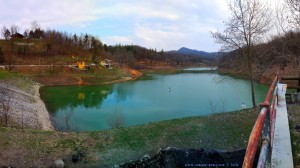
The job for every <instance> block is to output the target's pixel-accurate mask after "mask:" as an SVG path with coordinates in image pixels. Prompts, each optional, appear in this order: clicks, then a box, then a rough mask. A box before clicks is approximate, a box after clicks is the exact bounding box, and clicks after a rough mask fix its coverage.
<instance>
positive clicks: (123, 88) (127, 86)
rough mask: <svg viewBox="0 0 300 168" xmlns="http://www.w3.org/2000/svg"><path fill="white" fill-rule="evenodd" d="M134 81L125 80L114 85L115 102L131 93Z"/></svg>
mask: <svg viewBox="0 0 300 168" xmlns="http://www.w3.org/2000/svg"><path fill="white" fill-rule="evenodd" d="M134 85H135V84H134V83H132V82H127V83H122V84H116V85H114V89H113V90H114V92H115V99H116V101H117V102H121V101H124V100H126V99H127V97H129V96H130V95H132V94H133V90H134Z"/></svg>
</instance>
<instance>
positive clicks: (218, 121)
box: [0, 68, 259, 167]
mask: <svg viewBox="0 0 300 168" xmlns="http://www.w3.org/2000/svg"><path fill="white" fill-rule="evenodd" d="M122 70H123V72H124V71H126V73H123V74H122V75H124V74H127V75H128V73H129V74H130V69H122ZM177 71H178V69H176V68H170V69H147V70H143V71H142V73H155V72H161V73H176V72H177ZM118 73H120V72H117V73H115V74H118ZM142 73H138V75H136V76H135V78H134V76H133V75H132V74H130V75H131V77H130V78H129V76H127V78H122V76H118V77H119V78H120V80H112V81H110V82H108V83H111V82H123V81H126V80H134V79H137V78H138V77H141V76H142V75H143V74H142ZM10 75H11V74H9V75H7V76H10ZM14 75H15V74H14ZM19 78H20V77H14V79H13V83H16V81H18V80H16V79H19ZM122 79H124V80H122ZM125 79H126V80H125ZM101 82H103V81H101ZM17 83H22V85H23V86H21V89H20V90H21V91H22V90H26V91H30V92H32V93H31V95H32V97H34V101H33V102H34V106H36V109H35V110H36V113H37V116H38V117H37V120H38V122H37V123H39V124H38V126H35V127H28V128H29V129H22V130H21V129H15V128H8V127H0V135H1V137H5V138H4V139H2V140H0V146H1V148H0V166H2V165H3V166H19V165H22V166H25V167H28V166H29V167H30V166H33V165H34V166H37V167H49V166H51V165H52V164H53V162H54V161H55V160H57V159H62V160H63V161H64V162H65V164H66V165H69V166H74V167H80V166H83V165H85V166H86V165H87V166H90V167H93V166H95V165H96V166H99V165H100V166H102V167H111V166H113V165H114V164H122V163H123V162H127V161H129V160H136V159H140V158H141V157H142V156H144V155H145V154H148V155H150V156H152V155H154V154H155V153H156V152H157V151H158V150H159V149H162V148H166V147H176V148H179V149H183V148H203V149H217V150H221V151H226V150H228V151H232V150H239V149H243V148H245V147H246V145H247V140H248V137H249V135H250V132H251V130H252V127H253V125H254V123H255V120H256V118H257V114H258V111H259V110H258V109H246V110H243V111H236V112H226V113H219V114H212V115H209V116H201V117H188V118H182V119H174V120H168V121H161V122H154V123H149V124H145V125H140V126H133V127H128V128H117V129H111V130H105V131H94V132H81V133H78V132H58V131H55V130H54V129H53V126H52V124H51V120H50V116H49V113H48V111H47V109H46V108H45V104H44V102H43V101H42V100H41V98H40V96H39V88H40V86H41V85H39V84H37V83H36V82H34V81H32V80H30V79H28V78H27V77H25V78H24V79H21V80H20V81H18V82H17ZM26 83H29V84H28V85H29V86H27V85H26ZM82 84H87V83H82ZM89 84H90V83H89ZM102 84H106V83H105V82H103V83H102ZM17 85H18V84H17ZM24 85H26V86H24ZM17 87H19V86H16V88H17ZM30 88H31V89H30ZM31 90H32V91H31ZM21 91H20V92H21ZM23 92H24V91H23ZM23 101H24V100H23ZM29 103H30V102H29ZM24 116H25V115H24ZM30 116H31V115H28V118H30ZM24 120H25V119H24ZM237 123H241V124H240V125H241V126H240V127H238V128H237V127H236V124H237ZM40 129H44V130H40ZM20 137H22V141H19V140H18V139H19V138H20ZM79 155H80V156H82V158H81V159H79V162H76V163H75V162H74V161H73V160H72V158H74V156H79ZM121 155H122V157H121ZM16 160H18V161H17V162H15V161H16Z"/></svg>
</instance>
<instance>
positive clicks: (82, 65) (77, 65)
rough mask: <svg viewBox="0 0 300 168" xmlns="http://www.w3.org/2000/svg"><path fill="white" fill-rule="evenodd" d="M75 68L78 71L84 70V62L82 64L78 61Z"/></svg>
mask: <svg viewBox="0 0 300 168" xmlns="http://www.w3.org/2000/svg"><path fill="white" fill-rule="evenodd" d="M76 67H77V68H78V69H85V62H83V61H81V62H80V61H78V62H76Z"/></svg>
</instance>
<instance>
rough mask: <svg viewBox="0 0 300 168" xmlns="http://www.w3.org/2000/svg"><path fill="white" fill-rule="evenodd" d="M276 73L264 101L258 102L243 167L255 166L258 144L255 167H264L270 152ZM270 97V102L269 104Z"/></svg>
mask: <svg viewBox="0 0 300 168" xmlns="http://www.w3.org/2000/svg"><path fill="white" fill-rule="evenodd" d="M278 74H279V72H277V73H276V76H275V78H274V80H273V82H272V85H271V86H270V88H269V91H268V93H267V95H266V98H265V100H264V102H263V103H261V104H260V107H261V110H260V113H259V116H258V118H257V120H256V122H255V125H254V127H253V129H252V132H251V134H250V138H249V141H248V146H247V150H246V154H245V157H244V162H243V168H252V167H255V165H253V164H254V160H255V158H256V154H257V150H258V149H259V146H261V148H260V149H261V150H260V154H259V159H258V163H257V167H265V164H266V162H267V161H268V160H269V159H270V156H271V153H272V146H271V145H272V143H271V142H272V140H273V131H274V123H275V120H276V109H275V108H274V106H275V102H276V99H277V91H276V84H277V83H278ZM273 91H274V92H273ZM273 93H274V94H273ZM271 98H272V103H271V105H270V100H271Z"/></svg>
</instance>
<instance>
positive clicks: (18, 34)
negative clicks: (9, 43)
mask: <svg viewBox="0 0 300 168" xmlns="http://www.w3.org/2000/svg"><path fill="white" fill-rule="evenodd" d="M10 37H11V38H12V39H22V38H24V36H23V35H22V34H20V33H15V34H13V35H11V36H10Z"/></svg>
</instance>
